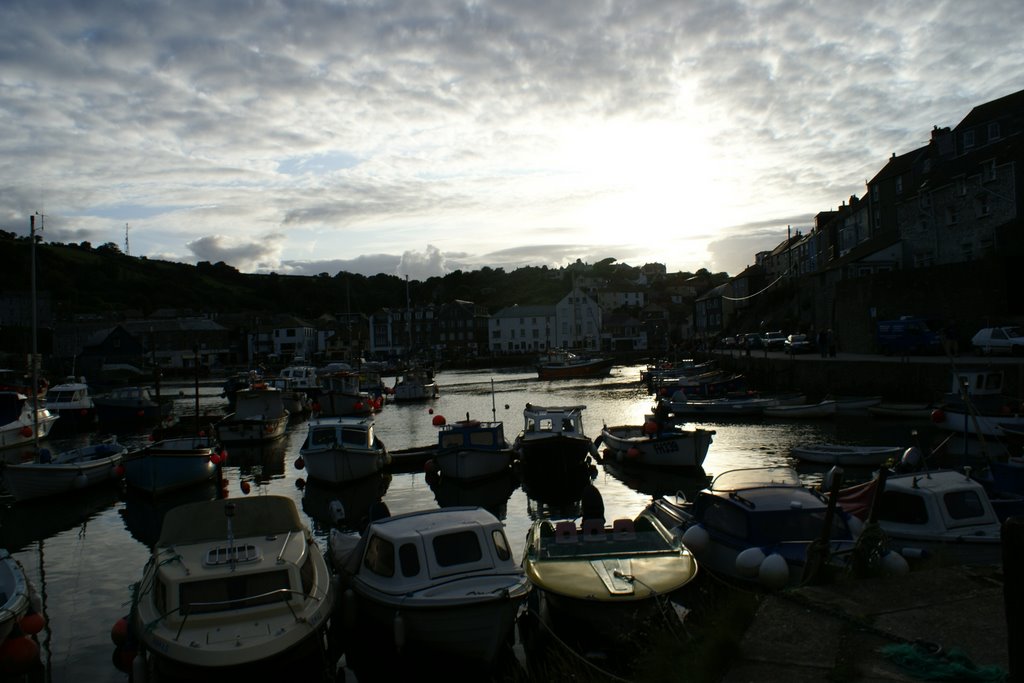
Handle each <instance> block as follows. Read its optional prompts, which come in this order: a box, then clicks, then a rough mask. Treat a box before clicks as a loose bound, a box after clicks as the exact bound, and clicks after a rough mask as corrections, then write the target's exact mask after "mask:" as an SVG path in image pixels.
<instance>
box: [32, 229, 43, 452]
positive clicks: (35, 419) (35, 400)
mask: <svg viewBox="0 0 1024 683" xmlns="http://www.w3.org/2000/svg"><path fill="white" fill-rule="evenodd" d="M36 216H39V230H40V231H42V229H43V219H44V216H43V214H41V213H39V212H38V211H37V212H36V213H35V215H33V216H29V217H28V218H29V220H28V227H29V230H28V232H29V242H30V244H29V253H30V254H31V270H32V276H31V283H32V357H31V358H30V359H29V363H30V364H31V366H32V386H31V387H29V391H30V392H31V393H32V440H33V442H34V443H35V448H36V451H37V452H38V451H39V368H38V367H37V363H38V353H39V348H38V342H37V339H36V337H37V334H36V328H37V326H38V324H39V321H38V319H37V317H36V316H37V313H36Z"/></svg>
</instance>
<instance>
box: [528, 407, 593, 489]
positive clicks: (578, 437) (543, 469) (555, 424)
mask: <svg viewBox="0 0 1024 683" xmlns="http://www.w3.org/2000/svg"><path fill="white" fill-rule="evenodd" d="M585 409H586V406H584V405H574V406H538V405H534V404H532V403H527V404H526V408H525V409H524V410H523V429H522V431H520V432H519V435H518V436H517V437H516V439H515V442H514V444H513V448H514V449H515V450H516V453H517V454H518V458H519V461H520V463H521V465H522V467H523V474H524V477H536V476H553V477H559V478H562V477H573V476H575V475H576V474H577V473H578V472H580V471H581V468H583V467H584V466H585V464H586V461H587V456H590V455H592V456H595V457H596V456H597V446H595V445H594V442H593V441H592V440H591V439H590V437H589V436H587V434H586V432H585V431H584V428H583V411H584V410H585Z"/></svg>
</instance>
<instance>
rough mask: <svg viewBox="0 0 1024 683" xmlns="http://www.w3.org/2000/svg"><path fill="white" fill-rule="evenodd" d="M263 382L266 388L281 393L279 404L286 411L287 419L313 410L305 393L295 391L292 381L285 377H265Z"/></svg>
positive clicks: (310, 401)
mask: <svg viewBox="0 0 1024 683" xmlns="http://www.w3.org/2000/svg"><path fill="white" fill-rule="evenodd" d="M264 382H265V383H266V385H267V386H268V387H273V388H274V389H278V390H279V391H280V392H281V402H282V403H283V404H284V409H285V410H287V411H288V417H289V419H291V418H294V417H298V416H299V415H306V414H307V413H309V412H310V411H312V410H313V401H312V400H311V399H310V398H309V396H307V395H306V392H304V391H301V390H299V389H297V388H296V387H295V385H294V383H293V382H292V380H290V379H287V378H285V377H267V378H265V379H264Z"/></svg>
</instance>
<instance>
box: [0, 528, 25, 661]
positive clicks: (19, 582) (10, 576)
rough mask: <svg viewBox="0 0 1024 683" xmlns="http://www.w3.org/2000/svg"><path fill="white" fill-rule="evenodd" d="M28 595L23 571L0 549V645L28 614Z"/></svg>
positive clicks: (7, 553)
mask: <svg viewBox="0 0 1024 683" xmlns="http://www.w3.org/2000/svg"><path fill="white" fill-rule="evenodd" d="M30 595H31V594H30V587H29V583H28V578H27V577H26V576H25V569H24V568H23V567H22V566H21V563H20V562H18V560H16V559H15V558H14V556H13V555H11V554H10V553H9V552H7V550H5V549H3V548H0V600H3V602H0V643H2V642H3V641H4V640H6V638H7V636H9V635H10V634H11V631H13V630H14V627H15V626H16V625H17V624H18V621H19V620H21V618H22V617H24V616H25V614H27V613H28V611H29V608H30V607H31V602H30V600H29V598H30Z"/></svg>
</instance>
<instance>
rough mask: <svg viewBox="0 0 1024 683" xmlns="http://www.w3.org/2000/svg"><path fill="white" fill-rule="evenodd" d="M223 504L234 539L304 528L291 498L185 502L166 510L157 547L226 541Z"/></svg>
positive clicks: (272, 497) (276, 497) (274, 497)
mask: <svg viewBox="0 0 1024 683" xmlns="http://www.w3.org/2000/svg"><path fill="white" fill-rule="evenodd" d="M227 505H234V514H233V515H232V516H231V531H232V534H233V535H234V537H235V538H246V537H252V536H271V535H274V534H283V533H288V532H289V531H302V530H303V529H304V527H303V525H302V521H301V520H300V519H299V513H298V511H297V510H296V508H295V503H294V502H293V501H292V499H291V498H286V497H284V496H258V497H256V498H231V499H228V500H209V501H200V502H198V503H186V504H185V505H180V506H178V507H176V508H172V509H171V510H169V511H168V512H167V516H166V517H164V523H163V528H162V529H161V530H160V540H159V541H158V542H157V545H158V546H160V547H166V546H171V545H190V544H194V543H202V542H203V541H212V540H218V539H224V538H227V520H226V514H225V507H226V506H227Z"/></svg>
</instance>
